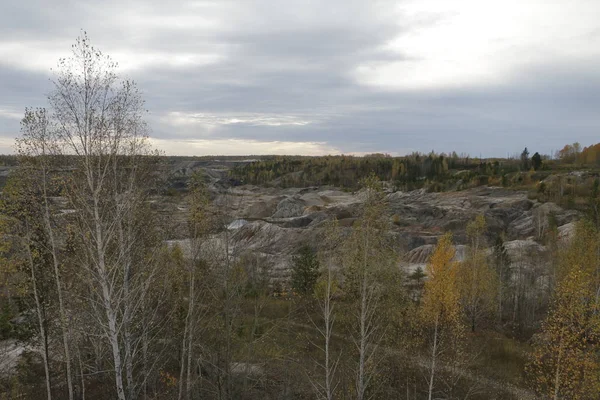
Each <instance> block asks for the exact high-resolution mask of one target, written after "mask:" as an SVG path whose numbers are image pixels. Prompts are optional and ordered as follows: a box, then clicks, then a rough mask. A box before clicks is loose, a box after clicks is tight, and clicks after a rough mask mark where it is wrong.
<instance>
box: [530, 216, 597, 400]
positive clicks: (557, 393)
mask: <svg viewBox="0 0 600 400" xmlns="http://www.w3.org/2000/svg"><path fill="white" fill-rule="evenodd" d="M597 249H598V234H597V232H596V231H595V230H594V228H593V227H591V226H590V225H587V224H585V223H581V224H579V225H578V227H577V230H576V234H575V237H574V238H573V240H572V242H571V243H570V245H569V246H568V247H567V248H566V249H565V250H564V251H563V253H562V254H561V259H560V268H559V280H558V284H557V288H556V292H555V294H554V298H553V301H552V304H551V307H550V311H549V313H548V317H547V318H546V320H545V321H544V323H543V325H542V330H541V332H540V333H539V334H538V335H536V337H535V338H534V351H533V354H532V359H531V362H530V364H529V365H528V366H527V372H528V374H529V375H530V377H531V378H532V381H533V385H534V388H535V389H536V390H537V391H538V392H539V393H540V394H542V395H545V396H549V397H551V398H553V399H555V400H558V399H575V400H577V399H581V400H583V399H590V400H591V399H597V398H598V393H600V357H599V354H598V344H599V342H598V340H599V339H600V318H599V311H600V308H599V303H598V297H597V293H598V282H597V272H598V253H597Z"/></svg>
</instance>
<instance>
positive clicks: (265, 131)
mask: <svg viewBox="0 0 600 400" xmlns="http://www.w3.org/2000/svg"><path fill="white" fill-rule="evenodd" d="M599 15H600V1H598V0H592V1H586V0H570V1H567V0H560V1H557V0H554V1H553V0H544V1H526V0H520V1H518V0H502V1H487V0H452V1H449V0H406V1H404V0H397V1H391V0H235V1H233V0H216V1H203V0H200V1H177V0H171V1H164V0H133V1H126V0H106V1H102V2H100V1H90V0H88V1H83V0H79V1H66V0H53V1H52V2H48V1H47V0H20V1H16V0H0V153H10V152H12V146H13V143H14V138H15V137H17V136H18V135H19V121H20V118H21V117H22V115H23V111H24V109H25V107H28V106H29V107H37V106H46V105H47V101H46V96H47V94H48V93H49V92H50V91H51V89H52V84H51V80H50V79H51V77H52V72H51V68H53V67H56V64H57V61H58V59H59V58H60V57H65V56H68V55H69V51H70V48H71V44H73V43H74V42H75V39H76V37H77V36H78V35H79V34H80V32H81V29H84V30H85V31H87V34H88V36H89V38H90V40H91V42H92V44H93V45H94V46H95V47H97V48H99V49H100V50H102V51H103V52H104V53H105V54H108V55H110V56H111V57H112V58H113V59H114V60H115V61H117V62H118V63H119V71H120V74H121V75H123V76H124V77H127V78H131V79H133V80H135V81H136V82H137V84H138V86H139V88H140V89H141V90H142V92H143V95H144V98H145V99H146V102H147V104H146V106H147V108H148V110H149V113H148V116H147V122H148V124H149V126H150V128H151V137H152V140H153V142H154V144H155V146H156V147H157V148H159V149H161V150H163V151H164V152H165V153H166V154H173V155H209V154H213V155H245V154H255V155H258V154H304V155H319V154H339V153H344V154H356V155H361V154H366V153H373V152H383V153H389V154H391V155H403V154H407V153H410V152H413V151H420V152H429V151H431V150H434V151H436V152H451V151H453V150H455V151H457V152H458V153H463V152H464V153H469V154H471V155H473V156H480V155H481V156H483V157H494V156H506V155H513V154H518V153H520V152H521V151H522V149H523V148H524V147H528V149H529V151H530V152H531V153H532V154H533V152H535V151H538V152H540V153H544V154H549V153H551V152H552V151H556V150H558V149H560V148H562V147H563V146H564V145H565V144H567V143H572V142H576V141H577V142H580V143H581V144H582V145H584V146H585V145H589V144H593V143H597V142H600V19H599V18H598V16H599Z"/></svg>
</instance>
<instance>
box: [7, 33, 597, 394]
mask: <svg viewBox="0 0 600 400" xmlns="http://www.w3.org/2000/svg"><path fill="white" fill-rule="evenodd" d="M54 83H55V88H54V91H53V92H52V93H51V94H50V96H49V108H48V109H47V110H46V109H30V110H27V111H26V113H25V117H24V119H23V122H22V135H21V137H20V138H19V139H18V140H17V152H18V156H17V157H16V159H17V161H18V167H17V168H16V170H15V171H14V172H13V173H12V174H11V175H10V178H9V180H8V182H7V183H6V185H5V186H4V188H3V191H2V196H1V203H0V214H1V223H0V234H1V236H2V241H1V246H0V267H1V269H0V272H1V277H2V292H1V297H0V301H1V303H0V305H1V310H2V313H1V315H0V334H1V336H2V339H4V341H5V342H6V341H14V340H16V341H18V342H19V343H23V344H25V345H26V350H25V352H24V354H23V357H22V358H21V359H20V360H19V362H18V365H17V367H16V369H15V370H14V371H12V372H11V373H9V371H2V373H3V375H2V380H1V388H0V392H1V394H0V398H6V399H52V398H55V399H70V400H72V399H114V398H117V399H120V400H125V399H128V400H132V399H186V400H189V399H267V398H269V399H314V398H323V399H328V400H329V399H359V400H363V399H368V398H376V399H388V398H402V399H429V400H431V399H466V398H469V399H490V398H495V399H529V398H531V399H534V398H553V399H590V400H592V399H597V398H598V393H600V352H599V350H600V347H599V340H600V237H599V232H598V226H599V224H598V218H597V213H598V211H597V210H598V204H599V203H598V199H599V193H598V180H597V178H595V177H594V168H595V167H596V166H597V165H598V155H597V150H598V149H597V148H598V145H596V146H592V147H590V148H586V149H583V150H581V149H579V148H577V145H571V146H567V147H566V148H565V149H563V150H564V151H561V153H560V154H559V158H558V159H549V158H544V159H542V157H541V156H540V155H539V154H537V153H536V154H537V156H536V154H534V155H533V156H531V157H530V155H529V153H528V151H526V150H525V151H524V152H523V154H522V157H521V158H518V159H515V160H508V159H506V160H491V161H489V160H487V161H486V160H473V159H469V158H467V157H459V156H457V155H455V154H452V155H449V156H448V155H443V154H433V153H432V154H429V155H420V154H414V155H411V156H408V157H402V158H392V157H386V156H383V155H374V156H371V157H346V156H332V157H318V158H307V157H302V158H301V157H276V158H268V159H263V160H259V161H256V162H253V163H245V164H244V165H241V166H240V167H237V168H235V169H234V170H233V172H232V175H231V179H232V180H234V181H235V180H238V181H239V182H236V183H242V182H246V183H254V184H269V185H276V184H278V185H281V186H290V185H299V186H302V185H334V186H341V187H346V188H348V189H349V190H350V189H359V188H360V190H361V191H362V192H363V194H364V203H363V205H362V209H361V216H360V218H358V220H357V221H356V222H355V223H354V224H353V225H352V227H351V228H350V229H345V228H343V227H340V226H338V224H337V223H336V221H335V220H333V221H327V222H326V226H325V227H324V229H323V230H322V237H320V238H319V242H320V243H321V246H320V247H319V248H311V247H302V248H300V249H298V252H297V255H296V256H295V258H294V261H293V269H292V270H293V273H292V276H291V279H290V280H289V282H284V283H281V282H278V283H277V284H274V283H273V282H272V281H271V280H270V279H269V274H268V272H269V268H270V266H269V263H268V261H267V260H265V259H262V258H261V257H259V256H257V255H255V254H253V253H252V252H250V251H245V250H244V249H243V248H239V247H236V248H232V247H231V243H230V233H229V230H228V229H227V228H226V226H227V224H228V223H229V222H230V220H231V216H228V215H225V213H224V212H223V210H222V209H221V208H220V207H219V206H218V205H215V204H214V203H212V202H211V201H210V196H209V193H208V191H207V188H206V186H205V180H204V179H203V177H202V175H201V174H195V175H193V176H192V177H191V178H190V179H189V181H188V182H187V184H186V185H187V186H186V190H185V191H184V192H183V194H182V195H181V196H183V199H184V201H185V202H186V204H187V208H186V209H187V231H188V237H189V239H190V240H189V246H187V247H182V246H178V245H169V244H167V243H166V239H168V235H167V231H168V221H165V220H164V219H162V218H161V216H160V215H159V214H158V213H157V212H156V210H155V208H154V207H153V204H154V203H153V201H154V200H155V199H156V195H157V193H162V192H163V191H164V190H165V182H166V180H165V177H164V176H162V174H161V173H160V171H162V168H161V166H160V165H161V163H164V162H165V159H164V158H163V157H159V156H158V155H157V154H156V152H155V151H153V150H152V149H151V148H150V146H149V144H148V140H147V136H146V131H147V128H146V126H145V124H144V121H143V114H144V112H143V110H144V107H143V100H142V98H141V96H140V94H139V92H138V91H137V89H136V86H135V84H134V83H132V82H130V81H123V80H121V79H120V78H119V76H118V75H117V74H116V65H115V64H113V63H112V62H111V61H110V59H109V58H107V57H106V56H104V55H102V53H100V52H99V51H98V50H96V49H94V48H92V47H91V46H90V44H89V42H88V40H87V38H86V37H82V38H80V39H79V40H78V41H77V43H76V44H75V46H74V47H73V57H72V58H69V59H65V60H61V61H60V63H59V68H58V71H57V73H56V76H55V79H54ZM11 160H12V159H11V158H7V160H6V161H5V162H6V163H11V162H12V161H11ZM575 165H576V168H577V169H578V170H581V171H587V172H586V173H588V174H589V176H587V177H584V178H583V180H582V179H579V180H578V181H577V183H575V182H576V181H575V177H573V179H572V180H570V179H571V178H570V177H569V176H568V174H567V175H566V176H562V177H561V176H558V177H557V178H556V180H555V181H552V180H550V181H548V180H545V181H547V183H546V184H545V187H543V188H542V187H540V184H539V182H540V179H539V177H540V176H543V177H545V178H547V177H548V176H550V175H551V174H555V173H556V171H562V172H564V171H569V170H572V169H574V168H575V167H574V166H575ZM462 171H464V172H462ZM577 178H581V176H578V177H577ZM536 182H537V183H536ZM552 182H554V183H552ZM494 184H495V185H502V186H506V187H514V188H525V189H527V190H530V191H531V193H532V196H535V197H536V198H538V199H539V200H540V201H557V202H559V203H564V204H570V205H571V206H572V207H575V208H579V209H581V210H582V211H585V213H584V214H585V215H588V216H589V218H587V219H586V218H584V219H582V220H581V222H579V223H578V225H577V228H576V229H575V232H574V234H573V237H572V238H571V239H570V240H569V241H565V240H560V239H559V237H558V232H557V229H556V228H557V227H556V225H555V224H552V223H550V224H549V226H550V229H548V230H547V231H546V232H545V234H544V235H543V237H540V238H538V240H540V242H543V243H544V244H545V245H546V246H548V247H549V248H551V249H552V254H551V257H549V258H548V259H540V258H539V257H536V255H535V254H531V255H530V257H531V260H532V263H531V265H518V266H515V265H514V264H513V263H511V260H510V259H509V256H508V253H507V250H506V248H505V246H504V238H503V236H502V235H498V236H497V237H495V238H493V240H490V239H489V235H487V231H488V227H487V225H486V220H485V218H484V217H483V216H479V217H477V218H475V219H474V220H473V221H471V222H470V223H469V225H468V226H467V229H466V235H467V240H468V244H467V250H466V253H465V254H466V255H465V258H464V261H462V262H458V261H456V258H455V252H456V249H455V246H454V244H453V238H452V234H451V233H450V232H448V233H446V234H444V235H442V236H441V237H440V238H439V240H438V242H437V245H436V247H435V251H434V252H433V254H432V256H431V257H430V259H429V261H428V263H427V266H426V268H425V270H416V271H414V272H413V273H411V274H406V273H404V272H403V271H402V270H401V269H400V268H399V267H398V264H399V261H400V260H402V258H403V256H404V255H403V254H401V253H400V252H399V251H398V250H397V247H396V246H395V245H394V243H392V242H391V240H390V237H389V235H387V232H388V230H389V224H390V223H392V221H390V219H389V218H388V216H387V213H386V207H387V205H386V197H385V196H384V188H385V187H386V186H389V185H392V186H395V187H396V188H401V189H404V190H408V189H413V188H426V189H429V190H460V189H461V188H463V187H469V186H470V185H494ZM550 222H552V221H550ZM540 280H541V281H542V282H541V283H540ZM1 357H3V358H4V359H7V358H9V357H11V355H10V354H8V353H5V354H3V355H2V356H1Z"/></svg>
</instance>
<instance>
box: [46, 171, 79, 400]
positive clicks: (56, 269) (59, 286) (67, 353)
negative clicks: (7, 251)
mask: <svg viewBox="0 0 600 400" xmlns="http://www.w3.org/2000/svg"><path fill="white" fill-rule="evenodd" d="M45 168H46V167H45V166H44V167H42V169H43V172H42V173H43V176H42V189H43V196H44V225H45V227H46V231H47V233H48V239H49V240H50V248H51V253H52V264H53V266H54V279H55V284H56V293H57V297H58V311H59V314H60V327H61V331H62V341H63V347H64V351H65V361H66V366H67V388H68V391H69V400H73V381H72V374H71V354H70V351H69V339H68V329H69V328H68V327H67V316H66V313H65V306H64V301H63V292H62V283H61V278H60V270H59V263H58V254H57V249H56V243H55V240H54V231H53V229H52V224H51V223H50V210H49V204H48V194H47V188H46V179H47V176H46V169H45Z"/></svg>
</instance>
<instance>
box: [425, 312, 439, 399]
mask: <svg viewBox="0 0 600 400" xmlns="http://www.w3.org/2000/svg"><path fill="white" fill-rule="evenodd" d="M438 326H439V316H436V318H435V327H434V331H433V348H432V350H431V366H430V373H429V390H428V396H427V398H428V399H429V400H432V398H433V381H434V379H435V367H436V366H435V364H436V358H437V345H438Z"/></svg>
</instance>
